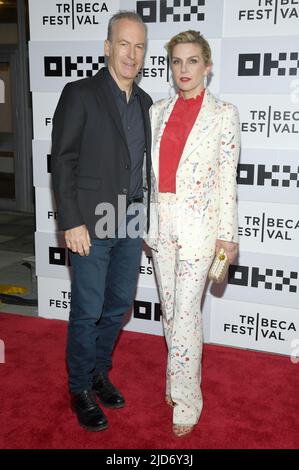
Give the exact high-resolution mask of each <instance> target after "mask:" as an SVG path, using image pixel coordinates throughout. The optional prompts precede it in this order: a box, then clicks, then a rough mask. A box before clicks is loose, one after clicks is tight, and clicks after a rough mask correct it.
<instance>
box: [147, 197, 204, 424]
mask: <svg viewBox="0 0 299 470" xmlns="http://www.w3.org/2000/svg"><path fill="white" fill-rule="evenodd" d="M159 200H160V203H159V242H158V247H157V252H154V251H153V259H154V265H155V270H156V275H157V281H158V287H159V292H160V297H161V302H162V313H163V327H164V333H165V339H166V343H167V347H168V362H167V371H166V394H167V395H170V396H171V398H172V400H173V401H174V402H175V407H174V412H173V422H174V423H175V424H196V423H197V421H198V419H199V416H200V413H201V410H202V406H203V400H202V394H201V389H200V383H201V355H202V315H201V298H202V293H203V289H204V286H205V283H206V279H207V273H208V270H209V267H210V265H211V262H212V259H213V257H211V256H209V257H204V256H203V257H201V258H200V259H192V260H182V259H180V247H179V246H178V242H177V223H178V217H177V215H178V211H177V209H176V206H175V200H176V195H175V194H169V193H165V194H160V197H159Z"/></svg>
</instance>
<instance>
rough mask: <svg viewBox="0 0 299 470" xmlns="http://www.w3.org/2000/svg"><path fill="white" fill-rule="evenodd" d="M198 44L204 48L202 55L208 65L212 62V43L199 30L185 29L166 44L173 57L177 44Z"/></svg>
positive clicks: (169, 55)
mask: <svg viewBox="0 0 299 470" xmlns="http://www.w3.org/2000/svg"><path fill="white" fill-rule="evenodd" d="M186 43H192V44H198V45H199V46H200V47H201V50H202V57H203V60H204V63H205V65H206V66H208V65H211V64H212V52H211V48H210V44H209V43H208V41H207V40H206V39H205V38H204V37H203V35H202V34H200V32H199V31H194V30H191V29H189V30H188V31H183V32H182V33H179V34H176V35H175V36H173V38H171V39H170V41H169V42H168V43H167V44H166V45H165V48H166V50H167V54H168V57H169V58H170V59H171V58H172V52H173V48H174V47H175V46H176V45H177V44H186Z"/></svg>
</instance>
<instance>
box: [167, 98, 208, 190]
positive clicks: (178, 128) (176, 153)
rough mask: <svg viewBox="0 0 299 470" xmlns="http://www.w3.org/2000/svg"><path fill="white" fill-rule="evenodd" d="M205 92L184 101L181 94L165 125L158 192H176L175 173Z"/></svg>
mask: <svg viewBox="0 0 299 470" xmlns="http://www.w3.org/2000/svg"><path fill="white" fill-rule="evenodd" d="M204 94H205V90H203V91H202V92H201V94H200V95H198V96H196V98H188V99H185V98H184V97H183V95H182V93H181V92H179V97H178V99H177V100H176V103H175V105H174V108H173V110H172V113H171V115H170V117H169V119H168V121H167V123H166V126H165V129H164V132H163V135H162V138H161V143H160V158H159V192H160V193H175V192H176V184H175V180H176V172H177V168H178V165H179V162H180V158H181V156H182V153H183V150H184V147H185V144H186V141H187V138H188V136H189V134H190V131H191V129H192V127H193V124H194V122H195V120H196V118H197V115H198V113H199V111H200V108H201V105H202V101H203V98H204Z"/></svg>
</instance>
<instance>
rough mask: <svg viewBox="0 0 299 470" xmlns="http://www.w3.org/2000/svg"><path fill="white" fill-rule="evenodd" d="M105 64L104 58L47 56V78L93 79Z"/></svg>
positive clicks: (45, 63)
mask: <svg viewBox="0 0 299 470" xmlns="http://www.w3.org/2000/svg"><path fill="white" fill-rule="evenodd" d="M104 64H105V57H104V56H97V57H96V56H85V57H84V56H76V57H72V56H64V57H63V56H46V57H44V75H45V77H92V76H93V75H94V74H95V72H97V71H98V70H99V69H100V68H102V66H103V65H104Z"/></svg>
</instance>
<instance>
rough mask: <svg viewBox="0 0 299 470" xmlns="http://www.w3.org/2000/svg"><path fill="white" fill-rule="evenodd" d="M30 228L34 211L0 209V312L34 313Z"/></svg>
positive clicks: (31, 227)
mask: <svg viewBox="0 0 299 470" xmlns="http://www.w3.org/2000/svg"><path fill="white" fill-rule="evenodd" d="M34 232H35V216H34V214H27V213H19V212H5V211H0V312H6V313H18V314H23V315H29V316H37V283H36V276H35V257H34ZM24 290H25V292H24ZM26 304H27V305H26Z"/></svg>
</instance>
